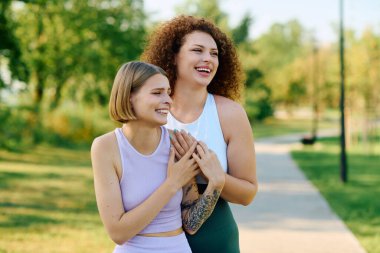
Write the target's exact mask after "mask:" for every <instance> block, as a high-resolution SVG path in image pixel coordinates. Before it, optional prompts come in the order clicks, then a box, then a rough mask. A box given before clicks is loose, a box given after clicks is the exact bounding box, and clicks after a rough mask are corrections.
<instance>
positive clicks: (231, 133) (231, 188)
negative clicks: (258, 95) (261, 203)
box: [215, 96, 258, 205]
mask: <svg viewBox="0 0 380 253" xmlns="http://www.w3.org/2000/svg"><path fill="white" fill-rule="evenodd" d="M215 100H216V102H217V108H218V114H219V119H220V121H221V126H222V130H223V134H224V138H225V140H226V142H227V160H228V174H227V175H226V182H225V185H224V188H223V191H222V194H221V197H222V198H223V199H225V200H226V201H229V202H232V203H237V204H242V205H248V204H250V203H251V202H252V200H253V198H254V197H255V195H256V192H257V190H258V183H257V177H256V158H255V156H256V155H255V148H254V143H253V135H252V129H251V126H250V124H249V121H248V117H247V115H246V113H245V111H244V109H243V108H242V106H240V105H239V104H237V103H235V102H233V101H231V100H229V99H226V98H223V97H220V96H215Z"/></svg>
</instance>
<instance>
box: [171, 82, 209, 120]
mask: <svg viewBox="0 0 380 253" xmlns="http://www.w3.org/2000/svg"><path fill="white" fill-rule="evenodd" d="M207 95H208V93H207V88H206V87H199V88H198V89H197V88H194V87H190V86H187V85H181V84H178V83H177V84H176V87H175V89H174V95H173V104H172V106H171V109H170V112H171V114H172V115H173V116H174V117H176V118H177V119H178V120H180V121H182V122H184V123H189V122H193V121H194V120H196V119H197V118H198V117H199V116H200V115H201V113H202V111H203V108H204V105H205V103H206V100H207Z"/></svg>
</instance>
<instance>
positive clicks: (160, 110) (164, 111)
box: [156, 109, 169, 114]
mask: <svg viewBox="0 0 380 253" xmlns="http://www.w3.org/2000/svg"><path fill="white" fill-rule="evenodd" d="M156 111H157V112H158V113H162V114H168V113H169V110H167V109H158V110H156Z"/></svg>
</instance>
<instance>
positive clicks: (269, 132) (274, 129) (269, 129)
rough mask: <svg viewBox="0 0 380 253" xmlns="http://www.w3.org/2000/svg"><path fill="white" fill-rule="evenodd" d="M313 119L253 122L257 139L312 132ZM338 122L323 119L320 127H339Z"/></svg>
mask: <svg viewBox="0 0 380 253" xmlns="http://www.w3.org/2000/svg"><path fill="white" fill-rule="evenodd" d="M311 126H312V123H311V120H307V119H299V118H298V119H297V118H294V119H276V118H270V119H267V120H265V121H264V122H258V123H255V122H253V123H252V128H253V134H254V137H255V139H258V138H263V137H271V136H279V135H286V134H293V133H310V132H311ZM337 127H338V123H337V122H334V121H331V120H322V121H321V122H320V123H319V129H326V128H329V129H331V128H337Z"/></svg>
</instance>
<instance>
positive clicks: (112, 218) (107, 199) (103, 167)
mask: <svg viewBox="0 0 380 253" xmlns="http://www.w3.org/2000/svg"><path fill="white" fill-rule="evenodd" d="M194 148H195V145H194ZM194 148H193V150H194ZM191 153H192V152H190V150H189V153H188V154H187V155H185V156H184V158H185V159H183V160H180V161H178V162H177V163H174V150H172V151H171V155H170V161H169V165H168V177H167V179H166V180H165V181H164V183H163V184H162V185H161V186H160V187H159V188H158V189H157V190H156V191H155V192H153V193H152V194H151V195H150V196H149V198H147V199H146V200H145V201H144V202H142V203H141V204H140V205H139V206H137V207H136V208H134V209H133V210H130V211H128V212H125V211H124V207H123V204H122V198H121V191H120V186H119V178H118V176H117V173H116V171H117V170H116V167H117V166H120V157H119V155H118V148H117V144H116V139H115V136H114V134H113V133H110V134H108V135H104V136H102V137H99V138H97V139H95V141H94V142H93V144H92V147H91V160H92V167H93V172H94V186H95V194H96V201H97V205H98V209H99V213H100V217H101V219H102V222H103V224H104V226H105V227H106V230H107V232H108V234H109V235H110V237H111V239H112V240H113V241H114V242H115V243H117V244H123V243H125V242H126V241H128V240H129V239H130V238H132V237H133V236H135V235H136V234H137V233H139V232H140V231H141V230H142V229H143V228H145V227H146V226H147V225H148V224H149V223H150V222H151V221H152V220H153V219H154V218H155V217H156V216H157V214H158V213H159V212H160V210H161V209H162V208H163V207H164V206H165V205H166V203H168V202H169V200H170V199H171V198H172V197H173V196H174V195H175V194H176V192H177V191H178V190H179V189H181V188H182V186H183V185H185V184H186V183H187V182H188V181H189V180H190V179H191V178H193V177H194V175H195V174H196V173H197V170H196V167H197V165H196V163H195V161H194V160H193V159H189V158H190V155H191ZM105 154H106V155H105ZM116 157H118V158H116ZM186 180H187V181H186Z"/></svg>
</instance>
